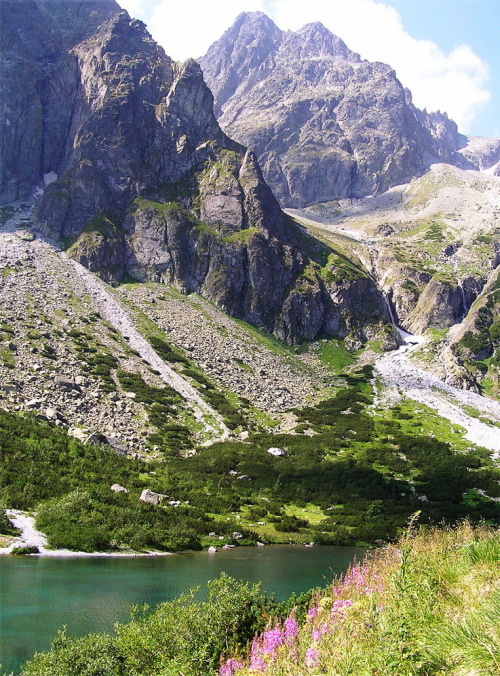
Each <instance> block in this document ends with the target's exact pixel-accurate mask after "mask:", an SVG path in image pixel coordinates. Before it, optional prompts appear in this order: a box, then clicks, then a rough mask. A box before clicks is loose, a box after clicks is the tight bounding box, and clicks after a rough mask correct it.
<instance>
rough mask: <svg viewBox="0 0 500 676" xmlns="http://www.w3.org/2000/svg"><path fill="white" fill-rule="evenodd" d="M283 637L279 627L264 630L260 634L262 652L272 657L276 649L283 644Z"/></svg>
mask: <svg viewBox="0 0 500 676" xmlns="http://www.w3.org/2000/svg"><path fill="white" fill-rule="evenodd" d="M283 638H284V637H283V634H282V633H281V629H280V628H279V627H275V628H274V629H269V630H268V631H265V632H264V633H263V634H262V652H263V653H264V654H265V655H271V656H272V657H274V656H275V654H276V650H277V649H278V648H279V647H280V646H281V645H282V644H283Z"/></svg>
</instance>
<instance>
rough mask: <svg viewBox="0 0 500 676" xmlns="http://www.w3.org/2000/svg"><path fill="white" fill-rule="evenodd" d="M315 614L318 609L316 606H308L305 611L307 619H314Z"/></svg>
mask: <svg viewBox="0 0 500 676" xmlns="http://www.w3.org/2000/svg"><path fill="white" fill-rule="evenodd" d="M317 614H318V609H317V608H316V607H313V608H309V610H308V611H307V618H308V619H309V620H314V618H315V617H316V615H317Z"/></svg>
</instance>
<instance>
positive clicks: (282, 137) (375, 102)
mask: <svg viewBox="0 0 500 676" xmlns="http://www.w3.org/2000/svg"><path fill="white" fill-rule="evenodd" d="M200 63H201V66H202V68H203V72H204V76H205V79H206V81H207V83H208V85H209V86H210V88H211V89H212V92H213V94H214V97H215V111H216V115H217V116H218V119H219V122H220V124H221V126H222V128H223V129H224V130H225V131H226V133H228V134H229V135H230V136H231V137H233V138H235V139H237V140H238V141H240V142H242V143H244V144H245V145H247V146H249V147H250V148H252V149H253V150H254V151H255V152H256V153H257V155H258V157H259V161H260V163H261V166H262V168H263V172H264V177H265V179H266V181H267V182H268V183H269V185H270V186H271V187H272V189H273V191H274V193H275V194H276V196H277V197H278V199H279V200H280V203H281V204H282V206H287V207H301V206H306V205H310V204H314V203H317V202H324V201H327V200H331V199H339V198H346V197H354V198H358V197H363V196H365V195H370V194H378V193H381V192H384V191H385V190H387V189H388V188H389V187H391V186H394V185H398V184H401V183H405V182H407V181H408V180H410V178H412V177H414V176H418V175H420V174H421V173H423V172H424V171H425V170H426V169H427V168H428V167H429V165H430V164H431V163H432V162H435V161H440V162H450V163H452V164H455V165H457V166H461V167H464V168H474V167H478V166H479V164H480V163H481V162H482V161H483V159H484V158H485V153H486V154H487V150H486V149H485V148H479V145H478V144H476V145H475V146H474V149H473V150H472V151H470V152H468V153H466V152H465V150H464V153H463V154H462V153H461V152H460V151H461V149H463V148H465V147H466V146H467V142H468V140H467V138H466V137H465V136H462V135H460V134H459V133H458V131H457V127H456V125H455V123H454V122H453V121H451V120H449V119H448V117H447V116H446V115H443V114H441V113H431V114H428V113H427V112H426V111H423V112H422V111H420V110H418V109H417V108H415V106H413V104H412V101H411V94H410V92H409V91H408V90H405V89H404V88H403V86H402V85H401V83H400V82H399V80H398V79H397V78H396V75H395V73H394V71H393V70H392V69H391V68H390V67H389V66H387V65H385V64H382V63H370V62H368V61H364V60H361V58H360V57H359V55H358V54H355V53H354V52H352V51H351V50H349V49H348V47H347V46H346V45H345V44H344V43H343V42H342V40H340V39H339V38H338V37H336V36H334V35H333V34H332V33H331V32H330V31H328V30H327V29H326V28H325V27H324V26H323V25H321V24H320V23H313V24H308V25H307V26H304V27H303V28H301V29H300V30H299V31H297V32H296V33H293V32H290V31H288V32H284V31H281V30H279V28H278V27H277V26H276V25H275V24H274V23H273V22H272V21H271V20H270V19H269V18H268V17H267V16H265V15H264V14H261V13H259V12H256V13H244V14H241V15H240V16H239V17H238V18H237V19H236V22H235V23H234V25H233V26H232V27H231V28H230V29H229V30H227V31H226V32H225V33H224V35H223V36H222V37H221V38H220V40H219V41H217V42H216V43H214V44H213V45H212V46H211V47H210V49H209V50H208V52H207V53H206V54H205V56H203V57H202V59H201V60H200ZM497 150H498V149H497V148H495V152H496V151H497ZM490 151H491V149H490ZM495 152H494V153H493V155H495V157H496V154H495ZM490 155H491V152H490ZM490 159H491V157H490ZM498 159H500V157H496V159H495V161H498ZM493 163H494V162H493V161H491V164H488V166H491V165H492V164H493Z"/></svg>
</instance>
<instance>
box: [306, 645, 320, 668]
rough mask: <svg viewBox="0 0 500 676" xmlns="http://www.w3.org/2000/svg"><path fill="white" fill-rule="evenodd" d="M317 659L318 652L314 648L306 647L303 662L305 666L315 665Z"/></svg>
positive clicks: (316, 664)
mask: <svg viewBox="0 0 500 676" xmlns="http://www.w3.org/2000/svg"><path fill="white" fill-rule="evenodd" d="M318 661H319V653H318V651H317V650H316V649H315V648H308V650H306V656H305V664H306V667H309V668H311V667H317V666H318Z"/></svg>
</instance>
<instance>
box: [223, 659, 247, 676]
mask: <svg viewBox="0 0 500 676" xmlns="http://www.w3.org/2000/svg"><path fill="white" fill-rule="evenodd" d="M242 667H243V662H239V661H238V660H234V659H233V658H232V657H230V658H229V659H228V660H227V662H226V663H225V664H223V665H222V666H221V667H220V668H219V675H220V676H233V674H234V673H235V672H236V671H238V670H239V669H241V668H242Z"/></svg>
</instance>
